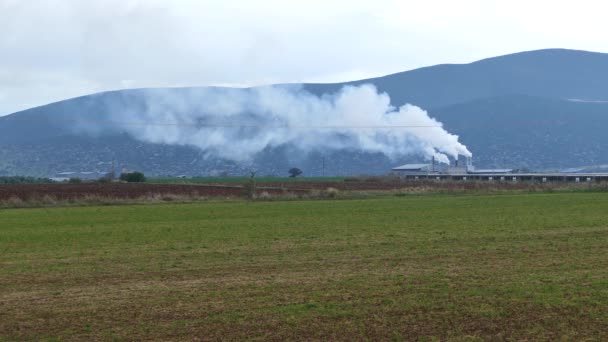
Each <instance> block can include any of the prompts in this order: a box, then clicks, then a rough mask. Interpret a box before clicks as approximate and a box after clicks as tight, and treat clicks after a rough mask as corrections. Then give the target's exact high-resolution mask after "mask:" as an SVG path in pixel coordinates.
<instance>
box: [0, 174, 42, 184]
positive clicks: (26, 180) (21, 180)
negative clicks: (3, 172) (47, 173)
mask: <svg viewBox="0 0 608 342" xmlns="http://www.w3.org/2000/svg"><path fill="white" fill-rule="evenodd" d="M52 182H53V181H52V180H50V179H49V178H37V177H23V176H13V177H6V176H5V177H0V184H42V183H52Z"/></svg>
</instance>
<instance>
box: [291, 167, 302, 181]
mask: <svg viewBox="0 0 608 342" xmlns="http://www.w3.org/2000/svg"><path fill="white" fill-rule="evenodd" d="M301 174H302V170H300V169H298V168H297V167H292V168H291V169H289V177H291V178H295V177H298V176H299V175H301Z"/></svg>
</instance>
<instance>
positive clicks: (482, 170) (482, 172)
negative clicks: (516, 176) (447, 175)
mask: <svg viewBox="0 0 608 342" xmlns="http://www.w3.org/2000/svg"><path fill="white" fill-rule="evenodd" d="M511 172H513V169H473V170H468V173H472V174H492V173H511Z"/></svg>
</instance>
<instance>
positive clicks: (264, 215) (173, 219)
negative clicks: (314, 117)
mask: <svg viewBox="0 0 608 342" xmlns="http://www.w3.org/2000/svg"><path fill="white" fill-rule="evenodd" d="M92 339H95V340H196V339H199V340H219V339H222V340H240V339H258V340H285V339H319V340H349V341H350V340H412V339H421V340H436V339H440V340H476V339H483V340H513V339H527V340H539V339H541V340H556V339H563V340H597V341H599V340H606V339H608V193H553V194H519V195H495V196H491V195H474V196H466V195H460V196H454V195H426V196H405V197H393V198H390V197H384V198H376V199H367V200H335V201H289V202H226V203H222V202H208V203H197V204H159V205H132V206H114V207H112V206H110V207H73V208H51V209H12V210H0V340H53V341H56V340H92Z"/></svg>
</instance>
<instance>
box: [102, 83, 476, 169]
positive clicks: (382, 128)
mask: <svg viewBox="0 0 608 342" xmlns="http://www.w3.org/2000/svg"><path fill="white" fill-rule="evenodd" d="M145 94H146V99H145V101H144V103H143V105H142V106H140V108H136V109H130V110H127V111H126V112H125V108H124V107H123V108H120V109H117V110H112V111H111V113H112V114H111V120H112V121H113V122H116V123H117V124H118V125H119V126H120V129H121V130H123V131H126V132H127V133H129V134H130V135H132V136H133V137H134V138H136V139H138V140H141V141H145V142H151V143H162V144H179V145H190V146H196V147H198V148H200V149H202V150H203V151H205V153H207V154H209V155H213V156H217V157H221V158H225V159H230V160H234V161H248V160H251V159H252V158H253V157H254V156H255V154H256V153H258V152H261V151H262V150H264V149H265V148H267V147H277V146H282V145H290V146H294V147H295V148H297V149H298V150H300V151H302V152H303V153H307V152H311V151H315V150H319V151H327V150H334V151H335V150H351V151H363V152H380V153H383V154H385V155H386V156H388V157H390V158H391V159H396V158H399V157H403V156H409V155H421V156H424V157H425V158H427V159H429V158H431V157H433V156H434V157H435V158H436V159H437V160H438V161H440V162H444V163H448V162H449V159H448V156H449V157H453V158H457V157H458V155H464V156H471V153H470V152H469V150H467V148H466V146H464V145H463V144H461V143H459V142H458V136H456V135H453V134H450V133H448V132H447V131H446V130H445V129H444V128H443V127H442V124H441V123H440V122H438V121H437V120H435V119H433V118H431V117H430V116H429V115H428V113H427V112H426V111H424V110H422V109H421V108H419V107H416V106H413V105H410V104H406V105H403V106H401V107H399V108H396V107H393V106H392V105H391V103H390V97H389V95H388V94H386V93H379V92H378V91H377V90H376V88H375V87H374V86H373V85H362V86H345V87H343V88H342V89H341V90H340V91H338V92H337V93H334V94H329V95H323V96H316V95H314V94H312V93H310V92H308V91H305V90H303V89H302V88H301V87H299V86H269V87H259V88H251V89H230V88H204V89H203V90H200V89H198V90H197V91H196V92H192V93H189V94H188V95H186V96H184V95H183V94H182V95H181V96H175V94H174V93H170V92H166V91H160V90H156V91H155V90H151V91H148V92H146V93H145Z"/></svg>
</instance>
